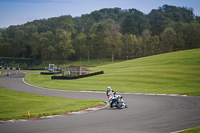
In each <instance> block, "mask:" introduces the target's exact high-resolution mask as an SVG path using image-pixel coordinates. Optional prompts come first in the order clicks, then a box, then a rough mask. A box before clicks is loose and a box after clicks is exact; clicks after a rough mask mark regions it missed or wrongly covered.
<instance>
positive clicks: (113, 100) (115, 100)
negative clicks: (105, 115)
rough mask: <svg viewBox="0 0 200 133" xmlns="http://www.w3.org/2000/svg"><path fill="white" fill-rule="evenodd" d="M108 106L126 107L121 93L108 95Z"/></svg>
mask: <svg viewBox="0 0 200 133" xmlns="http://www.w3.org/2000/svg"><path fill="white" fill-rule="evenodd" d="M109 101H110V107H111V108H112V107H116V108H117V109H123V108H128V106H127V104H126V103H125V102H124V100H123V97H122V96H121V95H112V96H110V97H109Z"/></svg>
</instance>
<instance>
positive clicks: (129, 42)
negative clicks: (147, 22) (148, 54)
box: [122, 34, 139, 60]
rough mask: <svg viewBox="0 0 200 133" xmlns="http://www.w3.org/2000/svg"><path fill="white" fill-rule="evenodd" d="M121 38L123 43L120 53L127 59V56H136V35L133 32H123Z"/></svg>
mask: <svg viewBox="0 0 200 133" xmlns="http://www.w3.org/2000/svg"><path fill="white" fill-rule="evenodd" d="M122 40H123V44H124V47H123V52H122V53H123V54H124V55H125V57H126V59H127V60H128V59H129V58H132V59H133V58H137V57H138V52H139V49H138V47H137V44H136V43H137V38H136V36H135V35H133V34H125V35H124V36H123V39H122Z"/></svg>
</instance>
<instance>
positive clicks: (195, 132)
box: [177, 127, 200, 133]
mask: <svg viewBox="0 0 200 133" xmlns="http://www.w3.org/2000/svg"><path fill="white" fill-rule="evenodd" d="M177 133H200V127H195V128H191V129H187V130H184V131H180V132H177Z"/></svg>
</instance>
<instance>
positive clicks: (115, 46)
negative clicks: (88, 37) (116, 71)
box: [104, 19, 123, 62]
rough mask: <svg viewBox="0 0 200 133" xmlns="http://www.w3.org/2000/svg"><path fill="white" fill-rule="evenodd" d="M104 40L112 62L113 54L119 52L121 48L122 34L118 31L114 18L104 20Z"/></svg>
mask: <svg viewBox="0 0 200 133" xmlns="http://www.w3.org/2000/svg"><path fill="white" fill-rule="evenodd" d="M104 24H105V27H106V28H105V31H104V32H105V35H106V38H105V41H106V43H107V45H108V49H109V51H110V52H111V56H112V62H114V59H115V54H120V52H121V48H122V44H123V43H122V34H121V33H120V32H119V28H120V26H119V25H118V24H117V23H116V22H114V20H111V19H108V20H106V21H105V23H104Z"/></svg>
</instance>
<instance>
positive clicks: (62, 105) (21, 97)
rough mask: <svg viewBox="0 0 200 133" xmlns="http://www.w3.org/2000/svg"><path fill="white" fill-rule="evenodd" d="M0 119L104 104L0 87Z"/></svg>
mask: <svg viewBox="0 0 200 133" xmlns="http://www.w3.org/2000/svg"><path fill="white" fill-rule="evenodd" d="M0 99H1V100H0V120H10V119H22V118H28V115H27V112H28V111H29V113H30V117H41V116H48V115H56V114H62V113H68V112H73V111H78V110H82V109H86V108H89V107H94V106H97V105H105V104H106V103H105V102H103V101H100V100H76V99H67V98H57V97H49V96H40V95H33V94H27V93H21V92H15V91H11V90H7V89H2V88H0Z"/></svg>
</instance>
